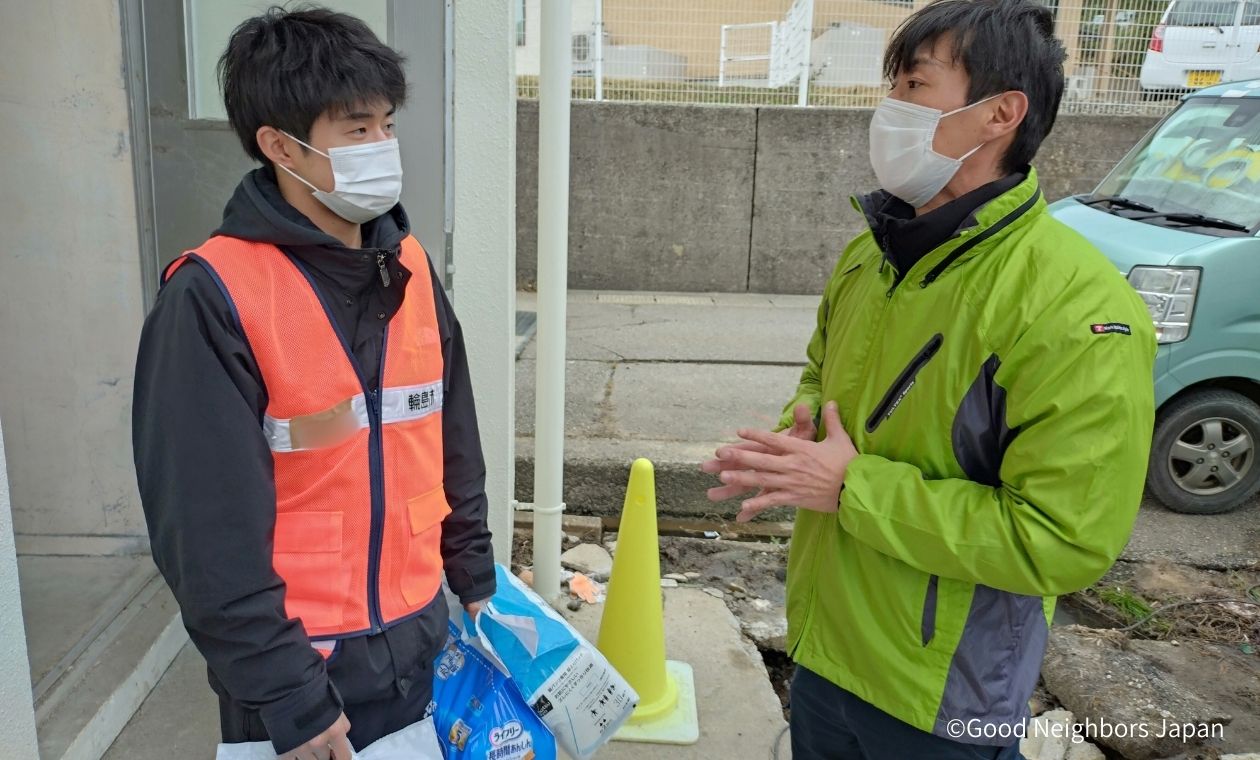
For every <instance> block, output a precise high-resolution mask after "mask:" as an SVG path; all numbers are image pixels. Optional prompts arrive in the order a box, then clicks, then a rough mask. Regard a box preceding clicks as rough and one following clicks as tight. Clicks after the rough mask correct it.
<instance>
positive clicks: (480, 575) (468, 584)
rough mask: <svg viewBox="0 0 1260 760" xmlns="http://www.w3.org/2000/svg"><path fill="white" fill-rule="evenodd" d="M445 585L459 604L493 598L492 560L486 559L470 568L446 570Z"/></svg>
mask: <svg viewBox="0 0 1260 760" xmlns="http://www.w3.org/2000/svg"><path fill="white" fill-rule="evenodd" d="M446 583H447V585H449V586H450V587H451V591H452V592H454V594H455V596H458V597H459V601H460V604H471V603H472V602H480V601H483V600H485V599H489V598H490V597H492V596H494V592H495V589H496V588H497V585H496V582H495V574H494V559H493V558H490V557H487V558H486V559H485V560H484V561H479V562H478V563H477V564H476V565H473V566H471V567H459V568H449V567H448V568H447V569H446Z"/></svg>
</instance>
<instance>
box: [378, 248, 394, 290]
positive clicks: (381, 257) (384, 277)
mask: <svg viewBox="0 0 1260 760" xmlns="http://www.w3.org/2000/svg"><path fill="white" fill-rule="evenodd" d="M390 253H391V252H390V251H387V250H385V249H384V248H381V249H379V250H377V252H376V268H377V269H378V270H380V273H381V284H382V285H384V286H385V287H387V288H388V287H389V283H390V279H389V267H388V266H387V264H388V262H389V254H390Z"/></svg>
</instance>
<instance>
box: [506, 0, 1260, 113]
mask: <svg viewBox="0 0 1260 760" xmlns="http://www.w3.org/2000/svg"><path fill="white" fill-rule="evenodd" d="M544 1H545V0H518V7H517V74H518V92H519V94H520V96H522V97H537V93H538V76H537V74H538V44H539V39H538V37H539V35H538V34H537V29H538V14H539V12H540V7H541V3H542V2H544ZM926 3H927V0H673V2H670V0H573V66H574V79H573V95H574V97H575V98H579V99H596V100H633V101H666V102H688V103H713V104H732V105H811V106H838V107H873V106H874V105H876V104H877V103H878V102H879V100H880V98H882V97H883V96H884V94H885V92H886V85H885V83H884V80H883V76H882V72H881V59H882V55H883V50H884V46H885V45H886V44H887V41H888V40H889V39H890V38H891V36H892V34H893V32H894V31H895V30H896V28H897V26H898V25H899V24H901V23H902V22H903V21H904V20H905V19H906V17H907V16H909V15H910V14H911V13H912V12H914V11H915V10H916V9H918V8H921V7H923V6H924V5H926ZM1047 5H1049V6H1050V8H1051V10H1052V12H1053V13H1054V14H1055V24H1056V33H1057V36H1058V37H1059V38H1060V39H1061V40H1062V41H1063V43H1064V46H1065V47H1066V49H1067V52H1068V60H1067V64H1066V74H1067V91H1066V93H1065V96H1064V103H1063V110H1064V111H1066V112H1075V113H1101V114H1158V113H1162V112H1164V111H1167V110H1169V109H1170V108H1171V107H1172V106H1173V105H1174V104H1175V102H1176V100H1175V96H1174V95H1173V94H1171V93H1173V91H1174V89H1175V88H1173V87H1171V86H1156V85H1159V84H1160V83H1158V82H1156V83H1152V82H1146V83H1145V84H1147V85H1148V87H1147V88H1146V89H1144V87H1143V85H1144V82H1143V77H1142V71H1143V66H1144V64H1145V63H1146V62H1147V60H1148V58H1150V57H1156V58H1158V57H1160V55H1162V53H1163V51H1162V50H1161V47H1162V45H1163V43H1164V39H1163V37H1164V35H1165V31H1166V29H1165V27H1164V26H1163V25H1162V24H1161V22H1162V21H1163V20H1164V18H1165V14H1166V12H1169V8H1170V5H1174V3H1172V2H1170V0H1058V1H1057V2H1056V1H1055V0H1048V1H1047ZM1175 5H1177V6H1180V7H1181V8H1182V9H1183V10H1184V12H1186V13H1194V14H1197V15H1196V16H1194V17H1193V18H1190V21H1191V22H1193V25H1194V27H1195V28H1198V29H1199V30H1200V31H1201V32H1202V31H1203V30H1207V32H1205V33H1210V34H1211V35H1216V36H1219V49H1213V48H1209V47H1208V46H1207V44H1208V43H1210V42H1212V40H1211V39H1206V38H1205V42H1204V49H1203V51H1202V53H1203V55H1202V57H1203V60H1202V62H1199V63H1196V62H1195V60H1193V54H1192V55H1191V60H1189V62H1187V63H1185V65H1184V66H1182V69H1183V70H1182V72H1181V73H1180V74H1179V76H1181V77H1183V78H1184V79H1186V81H1185V82H1184V83H1183V84H1185V85H1186V86H1191V85H1193V86H1202V85H1204V84H1208V83H1211V82H1212V81H1215V80H1216V79H1218V78H1220V77H1222V76H1224V75H1225V74H1226V73H1227V69H1228V68H1229V66H1227V65H1225V64H1223V63H1220V61H1218V60H1217V58H1219V56H1220V54H1222V53H1225V54H1227V55H1239V56H1241V55H1242V54H1243V52H1244V51H1242V49H1241V48H1243V47H1248V48H1249V49H1247V50H1246V51H1245V52H1246V53H1247V54H1249V55H1255V54H1256V52H1257V46H1256V44H1255V41H1252V40H1251V38H1250V37H1247V38H1246V40H1243V41H1242V42H1240V40H1242V38H1243V37H1246V35H1244V34H1243V33H1242V30H1240V29H1239V28H1238V27H1237V26H1236V24H1238V23H1240V22H1242V23H1244V24H1245V23H1247V22H1246V17H1247V14H1250V13H1252V11H1253V10H1254V12H1255V14H1256V15H1257V16H1258V17H1260V0H1246V2H1245V3H1244V2H1242V0H1176V3H1175ZM1244 6H1245V7H1246V10H1245V11H1244V10H1243V8H1244ZM1253 6H1254V8H1253ZM1256 23H1258V24H1260V20H1257V21H1256ZM1255 31H1257V32H1260V26H1257V27H1255ZM1231 40H1232V42H1231ZM1243 43H1245V44H1243ZM1213 56H1216V57H1213ZM802 75H804V76H802ZM802 80H803V81H804V85H803V86H802ZM1163 84H1164V85H1167V83H1166V82H1165V83H1163Z"/></svg>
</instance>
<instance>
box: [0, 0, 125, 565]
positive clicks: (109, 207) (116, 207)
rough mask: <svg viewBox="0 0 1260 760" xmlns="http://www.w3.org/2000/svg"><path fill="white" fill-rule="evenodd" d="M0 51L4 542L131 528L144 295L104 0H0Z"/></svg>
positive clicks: (116, 27) (118, 74) (119, 86)
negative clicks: (136, 370)
mask: <svg viewBox="0 0 1260 760" xmlns="http://www.w3.org/2000/svg"><path fill="white" fill-rule="evenodd" d="M0 50H3V51H4V64H3V65H2V66H0V146H3V151H2V152H0V156H2V158H0V160H2V161H3V164H2V165H0V176H3V177H4V181H3V182H0V229H3V230H4V233H5V234H4V248H3V250H2V251H0V357H3V359H0V367H3V370H2V371H0V417H2V418H3V419H4V421H5V430H4V437H5V443H6V444H8V445H7V451H8V456H9V477H10V488H11V493H12V500H13V526H14V530H15V531H16V532H17V533H18V534H19V536H18V540H19V546H22V545H24V539H29V540H30V541H33V542H34V543H36V544H40V543H41V542H42V544H44V545H46V544H47V542H48V541H49V540H55V539H46V538H41V536H50V535H52V536H67V535H70V536H85V535H94V536H101V535H104V536H121V537H124V538H122V539H120V540H121V541H122V542H123V543H126V542H128V541H132V542H134V539H128V538H126V537H135V536H139V535H143V534H144V523H143V520H142V518H141V514H140V510H139V506H138V504H139V499H138V497H137V494H136V487H135V475H134V470H133V466H132V457H131V433H130V431H131V422H130V415H131V392H132V372H133V367H134V363H135V351H136V344H137V341H138V337H139V334H140V326H141V323H142V320H143V316H144V303H143V296H142V292H141V281H140V264H139V262H140V258H139V256H140V254H139V241H138V231H137V230H138V227H137V223H136V205H135V190H134V185H133V182H134V180H133V173H132V160H131V149H132V146H131V140H130V133H131V130H130V126H129V123H128V106H127V93H126V91H125V88H124V82H123V54H122V31H121V26H120V20H119V3H118V0H44V1H42V2H5V3H4V23H3V24H0ZM80 548H83V545H82V542H80Z"/></svg>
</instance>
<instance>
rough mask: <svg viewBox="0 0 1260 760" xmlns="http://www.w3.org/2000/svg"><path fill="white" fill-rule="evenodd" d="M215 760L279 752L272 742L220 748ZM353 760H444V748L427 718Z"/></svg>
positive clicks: (258, 759) (265, 759)
mask: <svg viewBox="0 0 1260 760" xmlns="http://www.w3.org/2000/svg"><path fill="white" fill-rule="evenodd" d="M214 757H215V760H276V750H275V747H272V746H271V742H245V743H242V744H220V745H219V750H218V752H217V753H216V754H215V756H214ZM338 760H341V759H340V758H338ZM351 760H442V747H441V745H440V744H439V743H438V738H437V732H436V731H435V729H434V728H433V719H432V718H426V719H425V720H422V721H420V722H419V723H412V724H411V725H410V726H407V727H406V728H404V729H402V730H401V731H395V732H394V733H392V734H390V735H389V736H383V737H381V738H380V739H377V740H376V741H374V742H372V744H371V745H370V746H368V748H367V749H365V750H363V751H362V752H356V753H354V756H353V757H352V758H351Z"/></svg>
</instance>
